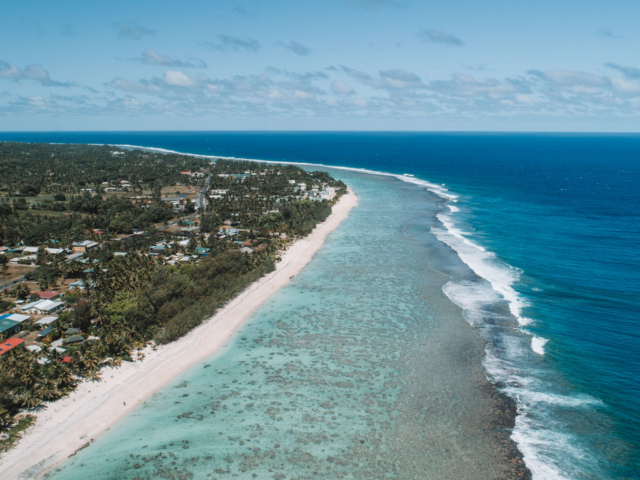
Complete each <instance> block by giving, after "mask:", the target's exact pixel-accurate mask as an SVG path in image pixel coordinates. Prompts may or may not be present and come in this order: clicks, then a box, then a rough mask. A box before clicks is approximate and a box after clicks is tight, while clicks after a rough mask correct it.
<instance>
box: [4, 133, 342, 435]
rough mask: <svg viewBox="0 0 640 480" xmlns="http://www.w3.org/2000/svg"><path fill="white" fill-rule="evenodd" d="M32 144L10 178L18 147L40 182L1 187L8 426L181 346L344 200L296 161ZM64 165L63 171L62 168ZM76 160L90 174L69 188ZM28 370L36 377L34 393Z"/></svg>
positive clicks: (7, 153) (10, 150)
mask: <svg viewBox="0 0 640 480" xmlns="http://www.w3.org/2000/svg"><path fill="white" fill-rule="evenodd" d="M26 148H27V147H26V146H23V145H20V144H0V173H2V171H3V170H5V169H6V168H7V163H11V160H12V159H14V158H15V155H16V151H17V149H19V151H20V152H21V155H22V156H23V158H25V157H26V158H28V159H29V160H30V161H31V162H32V164H31V169H30V170H29V171H30V172H31V175H30V177H31V178H28V180H29V184H28V185H25V184H24V178H25V177H24V176H22V177H20V178H16V177H13V178H9V179H7V181H6V183H4V184H2V187H0V195H4V196H3V197H0V219H1V220H2V226H1V228H0V234H1V235H2V246H0V266H1V268H2V271H1V272H0V295H1V297H0V364H2V365H3V367H5V368H4V369H3V370H2V372H0V377H2V378H1V379H0V380H3V383H2V385H3V386H2V387H1V388H0V427H2V426H4V427H6V428H11V426H12V425H14V423H15V418H16V415H19V414H20V412H25V411H28V410H29V409H33V408H38V406H39V405H42V404H43V403H45V402H47V401H54V400H55V399H56V398H59V397H60V396H64V395H66V394H67V393H68V392H69V391H71V390H72V389H73V388H74V387H75V385H76V384H77V383H78V382H81V381H84V380H86V379H98V378H99V375H100V370H101V368H103V367H104V366H107V365H108V366H117V365H119V364H120V362H122V361H133V360H135V352H136V351H137V350H138V349H139V348H141V347H142V346H143V345H145V344H147V343H148V342H150V341H152V342H155V343H166V342H170V341H172V340H174V339H176V338H179V337H180V336H181V335H183V334H184V333H186V332H187V331H189V330H190V329H191V328H193V327H194V326H196V325H198V324H199V323H200V322H202V321H203V320H204V319H205V318H206V317H207V316H209V315H211V314H212V313H213V312H214V311H215V310H216V309H217V308H218V307H219V306H220V305H222V304H223V303H224V302H225V301H227V300H228V299H229V298H231V297H232V296H233V295H234V294H235V293H236V292H238V291H240V290H242V289H243V288H244V287H245V286H246V285H248V284H249V283H251V282H252V281H254V280H255V279H257V278H259V277H260V276H261V275H264V274H265V273H267V272H268V271H270V270H272V269H273V268H274V264H275V262H277V261H278V260H279V255H280V252H282V251H283V250H286V249H287V248H288V245H290V244H291V243H292V242H294V241H295V240H296V238H298V237H301V236H305V235H307V234H308V233H309V232H310V231H311V230H312V229H313V227H314V226H315V225H316V223H317V222H319V221H322V220H323V219H324V218H326V217H327V216H328V215H329V213H330V212H331V205H332V204H334V203H335V202H336V201H337V199H338V198H339V197H340V195H342V194H343V193H345V192H346V186H345V185H344V184H343V183H342V182H340V181H336V180H335V179H333V178H331V177H330V176H329V175H328V174H326V173H325V172H307V171H304V170H302V169H300V168H298V167H294V166H275V165H267V164H264V163H256V162H236V161H230V160H224V159H216V160H211V159H200V158H194V157H186V156H183V155H163V154H157V153H149V152H144V151H141V150H136V151H128V150H119V149H115V150H114V148H113V147H111V148H109V147H92V148H90V147H88V146H83V148H82V152H81V153H79V152H78V151H77V147H72V146H55V147H54V146H49V147H48V148H47V149H46V150H51V149H53V150H54V151H53V152H48V151H39V150H38V149H39V148H40V146H37V147H36V146H29V148H30V149H31V151H28V152H25V149H26ZM87 154H90V158H91V159H92V161H91V162H90V163H91V165H90V167H89V168H86V167H87V165H86V163H85V162H86V160H87ZM38 155H39V156H40V158H38ZM34 157H35V158H34ZM60 157H66V158H65V162H63V163H59V164H56V163H55V162H53V163H52V161H51V159H54V158H60ZM74 161H75V162H77V163H79V164H81V165H83V166H84V167H85V168H84V169H83V170H82V174H84V178H82V175H80V178H77V177H76V178H73V181H71V180H70V179H67V180H62V177H64V176H65V172H66V171H67V170H69V169H73V166H74V164H73V163H71V165H70V164H69V162H74ZM136 161H137V164H136ZM133 164H136V168H135V169H131V166H132V165H133ZM158 165H162V169H158V168H157V166H158ZM184 166H188V167H190V168H187V169H185V168H184ZM100 167H102V168H100ZM181 167H182V168H181ZM22 168H24V165H22ZM109 169H112V170H114V171H112V172H109V171H108V170H109ZM38 172H40V176H39V179H38ZM150 176H153V177H155V178H153V179H151V180H149V179H147V178H148V177H150ZM33 177H36V178H33ZM105 177H108V179H106V180H105ZM54 179H55V181H53V180H54ZM21 181H22V182H23V183H22V184H20V182H21ZM26 195H29V196H28V197H27V196H26ZM60 368H66V369H67V372H66V373H65V372H64V371H63V370H60ZM19 372H21V374H22V375H27V376H31V377H33V381H32V382H27V384H26V385H23V382H21V381H17V380H16V379H17V375H18V373H19ZM16 382H18V383H16ZM12 385H13V386H14V388H12ZM45 387H46V388H45ZM18 418H22V417H18ZM4 427H3V428H4Z"/></svg>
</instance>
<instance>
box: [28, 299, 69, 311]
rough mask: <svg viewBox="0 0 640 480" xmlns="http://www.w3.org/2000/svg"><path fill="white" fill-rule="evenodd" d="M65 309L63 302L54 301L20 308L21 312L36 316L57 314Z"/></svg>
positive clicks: (45, 301)
mask: <svg viewBox="0 0 640 480" xmlns="http://www.w3.org/2000/svg"><path fill="white" fill-rule="evenodd" d="M63 307H64V303H63V302H54V301H52V300H39V301H37V302H31V303H27V304H26V305H23V306H22V307H20V311H21V312H26V313H34V314H49V313H53V312H57V311H58V310H60V309H61V308H63Z"/></svg>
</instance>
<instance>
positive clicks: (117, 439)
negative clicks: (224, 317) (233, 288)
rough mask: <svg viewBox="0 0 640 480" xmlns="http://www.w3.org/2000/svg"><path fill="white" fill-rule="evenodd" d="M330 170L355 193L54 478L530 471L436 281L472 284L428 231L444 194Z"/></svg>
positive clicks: (478, 350) (461, 322)
mask: <svg viewBox="0 0 640 480" xmlns="http://www.w3.org/2000/svg"><path fill="white" fill-rule="evenodd" d="M331 172H332V174H334V175H336V176H337V177H339V178H341V179H343V180H344V181H345V182H346V183H347V184H349V185H350V186H351V187H352V188H353V189H354V190H355V192H356V193H357V194H358V196H359V199H360V203H359V205H358V207H357V208H355V209H354V210H352V212H351V214H350V216H349V218H347V219H346V220H345V221H344V222H343V223H342V224H341V225H340V226H339V227H338V229H336V230H335V231H334V232H332V233H331V234H330V235H329V237H328V238H327V240H326V242H325V244H324V245H323V247H322V248H321V250H320V251H319V252H318V253H317V254H316V256H315V257H314V258H313V260H312V261H311V262H310V263H309V265H307V267H305V269H304V270H303V271H302V272H301V273H300V274H298V275H297V276H296V277H295V278H293V280H292V281H291V283H290V284H289V285H287V286H286V287H284V288H283V289H282V290H280V291H279V292H278V293H276V294H275V295H274V296H273V297H272V298H271V299H270V300H268V301H267V302H266V303H265V304H263V305H262V306H261V307H260V308H259V309H258V310H257V311H256V312H254V314H253V315H252V316H251V318H250V319H249V320H248V321H247V322H246V323H245V324H244V325H243V326H242V328H241V329H240V330H239V331H238V332H236V334H234V336H233V337H232V338H231V339H230V340H229V341H228V342H227V344H226V345H225V347H224V348H222V349H221V350H222V351H221V352H219V353H217V354H216V355H215V356H213V357H211V358H209V359H208V360H207V361H206V362H203V363H202V364H200V365H197V366H196V367H194V368H192V369H190V370H189V371H187V372H185V373H183V374H182V375H181V376H180V377H179V378H177V379H176V380H175V381H174V382H172V383H171V384H170V385H168V386H167V387H165V388H164V389H162V390H161V391H159V392H158V393H156V394H155V395H153V396H152V397H151V398H149V399H148V400H147V401H146V402H145V403H144V404H143V405H142V406H140V407H139V408H137V409H136V410H135V412H134V413H132V414H131V415H129V416H128V417H127V418H125V419H124V420H123V421H121V422H120V423H118V424H117V425H116V426H115V427H114V428H112V429H111V430H110V431H108V432H106V433H105V434H104V435H102V436H101V437H99V438H98V439H96V441H95V442H94V443H92V444H91V446H89V447H88V448H85V449H83V450H81V451H80V452H78V453H77V455H75V456H73V457H72V458H70V459H69V460H68V461H67V462H66V463H64V464H63V465H62V466H61V467H60V468H59V469H57V470H56V471H54V472H51V473H50V475H49V478H54V479H65V480H72V479H82V480H85V479H86V478H87V477H90V478H93V479H152V478H153V479H155V478H168V479H200V478H202V479H208V478H217V479H223V478H243V479H244V478H246V479H251V478H259V479H271V478H273V479H311V478H357V479H373V478H402V479H429V478H433V479H451V480H454V479H455V480H458V479H461V478H465V479H492V478H510V477H513V478H526V476H527V475H528V472H527V471H526V469H524V468H523V466H522V460H521V458H520V454H519V452H518V451H517V450H516V449H515V446H514V444H513V443H512V442H511V441H510V439H509V437H510V434H511V430H510V426H511V425H512V422H513V414H514V407H513V405H512V403H511V402H510V401H508V400H506V399H505V397H503V396H502V395H500V394H498V393H497V391H496V390H495V389H494V388H493V386H491V385H490V384H489V382H488V381H487V379H486V376H485V375H486V374H485V371H484V369H483V366H482V359H483V355H484V346H483V340H482V338H481V335H480V334H479V333H478V331H477V330H475V329H473V328H472V327H471V326H470V325H469V323H468V322H467V321H466V320H465V319H464V318H463V316H462V310H461V308H460V307H458V306H456V305H455V304H454V303H452V302H451V301H450V300H449V299H448V298H447V297H446V296H445V295H444V294H443V291H442V287H443V285H445V284H446V283H447V282H448V281H449V280H451V279H452V278H460V279H463V278H464V279H466V280H467V281H474V279H475V281H479V280H478V279H477V278H476V277H474V275H473V273H472V272H471V271H470V270H469V269H468V267H466V265H464V264H463V263H462V262H461V261H460V259H459V257H458V256H457V255H456V253H455V252H454V251H453V250H451V249H450V248H449V247H448V246H446V245H445V244H444V243H441V242H440V241H438V240H437V239H436V237H435V236H434V233H433V232H432V227H434V226H437V225H438V223H437V220H436V215H437V214H438V213H440V212H442V211H443V210H445V209H446V205H445V202H444V201H443V199H442V197H439V196H437V195H435V194H434V193H432V192H430V191H428V190H427V189H425V188H421V187H418V186H416V185H412V184H410V183H405V182H402V181H399V180H398V179H396V178H393V177H385V176H373V175H365V174H358V173H354V172H348V171H336V170H331ZM498 308H499V307H498ZM514 325H515V320H514V324H513V325H506V326H505V328H511V327H512V326H514ZM518 336H521V337H523V340H522V341H526V339H524V337H525V335H524V334H521V333H516V338H517V337H518ZM521 473H522V474H523V475H524V476H520V474H521Z"/></svg>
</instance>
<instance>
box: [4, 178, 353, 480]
mask: <svg viewBox="0 0 640 480" xmlns="http://www.w3.org/2000/svg"><path fill="white" fill-rule="evenodd" d="M357 204H358V197H357V196H356V195H355V193H353V191H352V190H351V189H349V191H348V193H347V194H346V195H344V196H343V197H342V198H341V199H340V200H339V201H338V203H336V205H334V206H333V211H332V213H331V215H330V216H329V217H328V218H327V219H326V220H325V221H324V222H323V223H321V224H318V225H317V226H316V228H315V229H314V230H313V231H312V232H311V233H310V234H309V235H308V236H307V237H305V238H302V239H300V240H298V241H297V242H295V243H294V244H293V245H292V246H291V247H289V249H288V250H287V251H286V252H285V253H284V254H283V255H282V261H280V262H278V263H277V265H276V270H275V271H273V272H271V273H269V274H268V275H265V276H264V277H262V278H260V279H259V280H258V281H256V282H255V283H253V284H252V285H250V286H249V287H248V288H247V289H246V290H244V291H243V292H241V293H240V294H239V295H237V296H236V297H235V298H233V299H232V300H231V301H230V302H229V303H228V304H227V305H225V306H224V307H223V308H222V309H220V310H219V311H218V312H217V313H216V314H215V315H214V316H212V317H211V318H210V319H208V320H206V321H205V322H204V323H202V324H201V325H199V326H198V327H196V328H194V329H193V330H192V331H191V332H189V333H188V334H187V335H185V336H184V337H182V338H180V339H179V340H177V341H175V342H172V343H170V344H167V345H161V346H159V347H157V348H156V350H155V351H154V350H152V349H151V348H146V349H145V350H144V351H143V353H144V355H145V359H144V360H143V361H142V362H134V363H123V364H122V366H121V367H120V368H118V369H105V370H104V371H103V374H102V377H103V380H102V381H101V382H98V383H89V382H85V383H82V384H81V385H79V386H78V388H77V389H76V390H75V391H74V392H73V393H72V394H71V395H69V397H67V398H64V399H61V400H59V401H58V402H55V403H52V404H51V405H49V407H48V408H47V409H46V410H44V411H43V412H42V413H39V414H37V422H36V424H35V426H34V427H32V428H30V429H29V430H28V431H27V433H26V434H25V435H24V437H23V438H22V439H21V440H20V442H19V443H18V445H16V446H15V447H14V448H13V449H12V450H10V451H9V452H7V453H6V454H5V455H4V456H3V457H2V458H1V462H0V474H1V475H2V476H3V478H37V477H40V476H41V475H43V474H44V473H46V471H48V470H50V469H51V468H53V467H55V466H56V465H58V464H59V463H61V462H62V461H64V460H65V459H66V458H68V457H69V456H70V455H72V454H73V453H74V452H76V451H78V450H79V449H81V448H83V447H85V446H87V445H88V444H89V443H90V442H91V441H92V440H93V439H95V438H96V437H97V436H98V435H100V434H101V433H103V432H104V431H106V430H108V429H109V428H110V427H111V426H113V425H114V424H115V423H117V422H118V421H119V420H121V419H122V418H124V417H125V416H126V415H127V414H129V413H131V412H132V411H133V410H134V409H135V407H136V406H138V405H139V404H140V403H142V402H144V400H145V399H147V398H148V397H149V396H150V395H152V394H153V393H154V392H156V391H157V390H159V389H160V388H162V387H163V386H164V385H166V384H167V383H169V382H170V381H172V380H173V379H174V378H175V377H176V376H178V375H179V374H181V373H182V372H183V371H185V370H186V369H188V368H189V367H191V366H193V365H194V364H196V363H198V362H200V361H202V360H204V359H205V358H207V357H208V356H210V355H212V354H214V353H215V352H216V351H218V350H219V349H220V348H222V347H223V346H225V345H224V344H225V342H226V341H227V340H228V339H229V337H230V336H231V335H232V334H233V332H234V331H235V330H236V329H237V328H238V327H239V326H240V325H241V324H242V323H243V322H244V320H245V319H246V318H247V317H248V316H249V315H250V314H251V313H253V311H254V310H255V309H256V308H258V307H259V306H260V305H261V304H262V303H263V302H264V301H265V300H267V299H268V298H269V297H270V296H271V295H273V294H274V293H275V292H277V291H278V290H279V289H280V288H281V287H283V286H284V285H286V284H287V283H288V282H289V280H290V278H291V277H292V276H294V275H295V274H297V273H298V272H299V271H300V270H301V269H302V268H303V267H304V266H305V265H306V264H307V263H309V261H310V260H311V259H312V258H313V256H314V254H315V253H316V252H317V251H318V249H319V248H320V247H321V246H322V244H323V243H324V240H325V238H326V236H327V235H328V234H329V233H331V232H332V231H333V230H334V229H335V228H337V227H338V225H340V223H341V222H342V221H343V220H344V219H345V218H347V216H348V214H349V212H350V210H351V209H352V208H353V207H355V206H356V205H357ZM212 339H214V340H212Z"/></svg>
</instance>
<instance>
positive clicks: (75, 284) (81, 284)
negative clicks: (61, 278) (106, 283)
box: [69, 280, 86, 290]
mask: <svg viewBox="0 0 640 480" xmlns="http://www.w3.org/2000/svg"><path fill="white" fill-rule="evenodd" d="M69 288H70V289H73V288H77V289H78V290H84V289H85V288H86V287H85V285H84V280H76V281H75V282H73V283H70V284H69Z"/></svg>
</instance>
